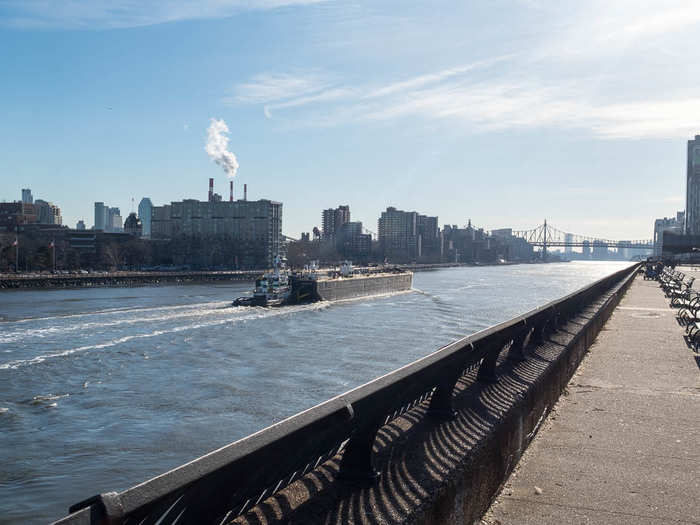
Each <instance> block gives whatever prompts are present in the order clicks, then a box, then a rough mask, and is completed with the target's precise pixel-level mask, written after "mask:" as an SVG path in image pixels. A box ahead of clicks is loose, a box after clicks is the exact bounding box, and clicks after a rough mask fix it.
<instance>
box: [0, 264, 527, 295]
mask: <svg viewBox="0 0 700 525" xmlns="http://www.w3.org/2000/svg"><path fill="white" fill-rule="evenodd" d="M510 264H514V263H505V264H502V266H505V265H510ZM460 266H474V265H472V264H468V263H431V264H400V265H392V266H391V267H395V268H401V269H405V270H411V271H426V270H437V269H440V268H455V267H460ZM480 266H485V265H480ZM263 271H264V270H221V271H172V272H171V271H118V272H85V273H76V272H61V273H46V272H45V273H26V274H8V273H0V290H3V289H4V290H12V289H28V288H99V287H117V288H120V287H135V286H159V285H172V284H187V283H207V282H211V283H215V282H227V281H254V280H255V279H256V278H257V277H258V276H260V274H261V273H262V272H263Z"/></svg>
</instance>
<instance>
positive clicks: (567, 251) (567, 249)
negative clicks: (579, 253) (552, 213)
mask: <svg viewBox="0 0 700 525" xmlns="http://www.w3.org/2000/svg"><path fill="white" fill-rule="evenodd" d="M564 242H565V243H566V246H565V247H564V253H565V254H566V256H567V257H571V254H572V252H573V251H574V250H573V247H572V246H571V244H572V243H573V242H574V234H573V233H565V234H564Z"/></svg>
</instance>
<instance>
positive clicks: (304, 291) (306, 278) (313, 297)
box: [233, 261, 413, 306]
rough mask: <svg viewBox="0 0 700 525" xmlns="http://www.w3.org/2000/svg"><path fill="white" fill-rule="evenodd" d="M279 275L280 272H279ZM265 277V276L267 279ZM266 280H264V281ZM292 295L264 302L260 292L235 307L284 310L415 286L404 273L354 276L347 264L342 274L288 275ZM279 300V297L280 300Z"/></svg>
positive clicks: (391, 271) (383, 271) (310, 271)
mask: <svg viewBox="0 0 700 525" xmlns="http://www.w3.org/2000/svg"><path fill="white" fill-rule="evenodd" d="M276 273H277V270H276ZM264 277H266V276H264ZM264 277H263V278H264ZM288 282H289V292H288V293H287V295H286V297H285V299H284V300H282V301H279V300H272V301H267V302H266V301H265V300H264V297H263V295H264V294H263V293H260V292H259V291H258V287H257V286H256V293H255V294H254V296H253V297H241V298H239V299H236V300H235V301H234V302H233V305H234V306H281V305H288V304H302V303H313V302H316V301H338V300H342V299H353V298H357V297H370V296H373V295H385V294H391V293H396V292H403V291H408V290H410V289H411V287H412V285H413V272H410V271H408V270H402V269H392V268H389V269H376V270H374V269H373V270H371V271H369V270H364V271H361V272H359V273H358V272H355V271H353V268H352V263H350V262H348V261H346V262H344V263H343V265H342V266H341V268H340V271H337V270H331V271H326V272H321V271H318V270H317V269H316V267H315V265H313V264H312V265H311V266H310V267H307V268H305V269H304V271H303V272H299V273H290V274H289V275H288ZM277 297H279V296H277Z"/></svg>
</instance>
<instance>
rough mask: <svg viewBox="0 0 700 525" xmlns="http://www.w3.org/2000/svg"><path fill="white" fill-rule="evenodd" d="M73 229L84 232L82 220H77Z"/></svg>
mask: <svg viewBox="0 0 700 525" xmlns="http://www.w3.org/2000/svg"><path fill="white" fill-rule="evenodd" d="M75 229H76V230H84V229H85V221H83V220H82V219H81V220H79V221H78V222H77V223H76V225H75Z"/></svg>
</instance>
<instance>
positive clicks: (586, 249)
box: [581, 241, 591, 259]
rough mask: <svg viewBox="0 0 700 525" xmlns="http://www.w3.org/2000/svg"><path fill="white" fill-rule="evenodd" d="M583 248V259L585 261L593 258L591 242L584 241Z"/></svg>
mask: <svg viewBox="0 0 700 525" xmlns="http://www.w3.org/2000/svg"><path fill="white" fill-rule="evenodd" d="M581 244H582V245H583V247H582V248H581V257H582V258H583V259H590V258H591V242H590V241H583V242H582V243H581Z"/></svg>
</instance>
